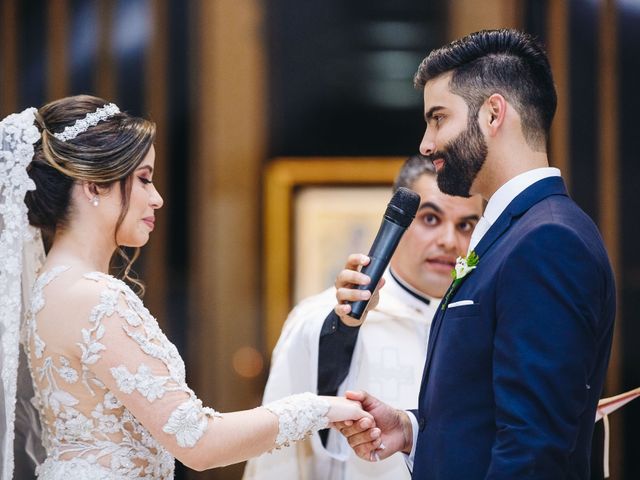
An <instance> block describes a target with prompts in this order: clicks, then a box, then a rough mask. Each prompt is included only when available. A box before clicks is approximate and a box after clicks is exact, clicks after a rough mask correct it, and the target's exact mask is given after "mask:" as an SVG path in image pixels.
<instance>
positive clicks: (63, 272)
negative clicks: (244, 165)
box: [0, 96, 370, 480]
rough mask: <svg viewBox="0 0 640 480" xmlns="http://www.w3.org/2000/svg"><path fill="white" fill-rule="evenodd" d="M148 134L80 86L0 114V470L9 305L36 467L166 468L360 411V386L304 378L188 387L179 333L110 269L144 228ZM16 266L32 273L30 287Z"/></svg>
mask: <svg viewBox="0 0 640 480" xmlns="http://www.w3.org/2000/svg"><path fill="white" fill-rule="evenodd" d="M154 136H155V125H154V124H153V123H151V122H149V121H147V120H143V119H140V118H135V117H132V116H130V115H128V114H126V113H123V112H120V111H119V109H118V107H117V106H116V105H114V104H112V103H107V102H105V101H104V100H102V99H99V98H95V97H91V96H76V97H69V98H64V99H61V100H58V101H54V102H52V103H49V104H47V105H45V106H44V107H42V108H40V109H39V110H36V109H34V108H31V109H27V110H25V111H24V112H22V113H19V114H14V115H11V116H9V117H7V118H6V119H4V120H3V121H2V123H0V138H1V139H2V145H1V148H2V151H0V172H2V176H1V180H0V181H1V182H2V184H1V185H0V220H1V226H2V234H1V236H0V267H1V273H0V292H3V293H2V295H3V296H4V298H2V299H1V302H2V305H0V307H1V309H2V313H0V321H1V323H0V334H2V343H1V344H0V347H1V348H0V351H1V353H2V355H3V362H2V380H3V383H2V385H1V387H2V388H3V392H4V409H3V410H2V411H0V421H2V419H3V418H4V423H5V425H3V427H7V428H0V432H3V433H0V437H1V438H0V440H2V445H1V448H2V465H1V471H2V479H9V478H11V475H12V469H13V460H12V458H13V457H12V454H13V452H12V447H13V430H14V428H13V424H14V416H15V413H14V405H15V397H16V377H17V371H18V360H17V359H18V355H19V352H18V347H17V340H18V326H19V324H20V318H21V317H23V318H24V320H23V325H22V343H23V345H24V349H25V353H26V358H27V360H28V366H29V371H30V373H31V379H32V385H33V391H34V393H35V398H34V400H33V404H34V405H35V406H36V408H37V410H38V415H39V419H40V423H41V426H42V442H43V444H44V447H45V449H46V454H47V456H46V460H45V461H44V462H43V463H42V464H41V465H39V466H38V467H37V469H36V473H37V475H38V477H39V478H41V479H47V480H48V479H65V480H68V479H71V478H83V479H132V478H135V479H139V478H146V479H168V478H173V468H174V467H173V465H174V457H175V458H178V459H179V460H180V461H181V462H182V463H184V464H185V465H187V466H189V467H191V468H193V469H196V470H203V469H208V468H213V467H216V466H221V465H227V464H230V463H235V462H240V461H243V460H246V459H248V458H250V457H253V456H256V455H258V454H261V453H263V452H265V451H269V450H272V449H274V448H280V447H283V446H287V445H289V443H290V442H293V441H296V440H300V439H302V438H304V437H305V436H306V435H308V434H310V433H311V432H313V431H315V430H318V429H320V428H325V427H326V426H327V425H328V424H330V423H332V422H338V421H343V420H357V419H360V418H362V417H369V418H370V415H369V414H367V413H366V412H364V411H363V410H362V409H361V408H360V405H359V404H358V403H356V402H351V401H349V400H346V399H341V398H333V397H318V396H315V395H313V394H311V393H304V394H299V395H294V396H291V397H287V398H284V399H282V400H279V401H276V402H273V403H270V404H267V405H265V406H264V407H259V408H255V409H253V410H247V411H241V412H231V413H224V414H222V413H219V412H216V411H215V410H213V409H212V408H209V407H205V406H203V405H202V403H201V402H200V400H198V398H197V397H196V395H195V393H194V392H193V391H192V390H191V389H190V388H189V387H188V385H187V384H186V382H185V369H184V363H183V361H182V359H181V358H180V355H179V353H178V351H177V350H176V348H175V347H174V346H173V345H172V344H171V343H170V342H169V341H168V340H167V338H166V337H165V335H164V334H163V333H162V331H161V330H160V328H159V327H158V324H157V322H156V320H155V319H154V318H153V317H152V316H151V314H150V313H149V311H148V310H147V309H146V308H145V306H144V304H143V303H142V301H141V300H140V298H139V297H138V296H137V295H136V294H135V293H134V292H133V291H132V290H131V288H130V287H129V286H128V285H127V284H126V283H124V282H123V281H122V280H120V279H117V278H114V277H113V276H111V275H109V274H108V272H109V265H110V262H111V259H112V257H113V256H114V253H115V252H116V251H118V252H119V253H120V254H122V255H123V252H122V251H121V250H120V249H119V247H120V246H129V247H140V246H142V245H144V244H146V243H147V241H148V239H149V235H150V234H151V232H152V231H153V228H154V223H155V216H154V212H155V210H157V209H159V208H161V207H162V203H163V201H162V197H161V196H160V194H159V193H158V191H157V190H156V188H155V186H154V184H153V174H154V157H155V152H154V147H153V140H154ZM25 204H26V205H25ZM27 217H28V223H29V224H30V225H31V226H32V227H37V229H40V230H41V231H42V232H43V233H44V234H45V236H46V237H47V238H48V239H49V240H50V242H51V244H50V249H49V252H48V254H47V256H46V259H44V257H42V260H44V264H43V265H41V266H40V265H39V262H38V258H39V257H38V255H37V254H36V255H34V250H33V246H38V244H39V240H40V239H39V236H38V235H39V231H37V230H34V229H33V228H32V227H29V225H28V224H27ZM131 263H132V261H128V264H127V267H126V268H125V270H124V279H125V280H131V279H130V278H129V276H128V273H129V271H130V267H131ZM36 270H38V274H37V276H36V275H35V272H36ZM30 274H31V276H30ZM21 279H22V282H23V283H30V284H31V285H29V286H30V287H31V290H30V294H27V295H23V296H22V298H23V299H24V298H28V300H27V301H26V302H25V300H22V301H21V292H20V281H21ZM131 282H132V283H134V284H137V282H136V281H133V280H131ZM137 287H139V288H141V287H142V286H141V285H139V284H137ZM27 293H28V292H27ZM23 303H25V305H24V307H25V308H24V312H23ZM221 388H223V387H222V386H221ZM0 393H2V392H0ZM0 406H2V404H1V403H0Z"/></svg>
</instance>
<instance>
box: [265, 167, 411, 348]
mask: <svg viewBox="0 0 640 480" xmlns="http://www.w3.org/2000/svg"><path fill="white" fill-rule="evenodd" d="M404 160H405V157H340V158H335V157H329V158H318V157H314V158H306V157H304V158H291V157H287V158H277V159H274V160H272V161H271V162H269V164H268V166H267V169H266V175H265V180H264V182H265V184H264V195H265V197H264V217H263V218H264V230H263V231H264V255H263V260H264V297H263V300H264V301H263V305H264V309H265V320H266V329H265V336H266V349H267V352H268V353H269V354H270V353H271V351H272V350H273V347H274V346H275V344H276V342H277V340H278V337H279V336H280V331H281V328H282V325H283V323H284V321H285V319H286V317H287V314H288V313H289V311H290V310H291V308H292V307H293V306H294V305H295V304H296V303H297V302H298V301H300V300H302V299H303V298H305V297H307V296H309V295H313V294H316V293H320V292H321V291H323V290H324V289H326V288H328V287H330V286H331V285H333V283H334V281H335V277H336V275H337V273H338V272H339V271H340V270H341V269H342V268H343V267H344V263H345V260H346V258H347V255H348V254H350V253H354V252H363V253H367V252H368V251H369V248H370V246H371V243H372V242H373V239H374V238H375V235H376V233H377V231H378V228H379V226H380V222H381V220H382V215H383V214H384V210H385V208H386V205H387V203H388V202H389V200H390V199H391V195H392V193H391V185H392V183H393V179H394V178H395V176H396V174H397V172H398V171H399V169H400V166H401V165H402V162H403V161H404ZM327 313H328V312H327Z"/></svg>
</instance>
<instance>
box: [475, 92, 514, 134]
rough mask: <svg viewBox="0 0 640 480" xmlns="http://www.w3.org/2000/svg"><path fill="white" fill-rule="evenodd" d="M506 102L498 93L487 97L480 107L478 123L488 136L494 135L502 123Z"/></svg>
mask: <svg viewBox="0 0 640 480" xmlns="http://www.w3.org/2000/svg"><path fill="white" fill-rule="evenodd" d="M507 108H508V103H507V100H506V99H505V98H504V97H503V96H502V95H500V94H499V93H494V94H493V95H491V96H490V97H489V98H487V99H486V100H485V102H484V104H483V105H482V108H481V109H480V118H479V119H478V120H479V121H480V125H481V126H482V127H484V128H483V129H484V130H485V131H486V132H487V134H488V135H489V136H492V137H493V136H495V135H496V134H497V133H498V131H499V130H500V127H502V125H503V124H504V121H505V117H506V113H507Z"/></svg>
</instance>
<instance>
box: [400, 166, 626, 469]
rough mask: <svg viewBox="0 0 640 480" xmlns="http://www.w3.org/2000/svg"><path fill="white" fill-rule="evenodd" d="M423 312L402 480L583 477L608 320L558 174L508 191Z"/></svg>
mask: <svg viewBox="0 0 640 480" xmlns="http://www.w3.org/2000/svg"><path fill="white" fill-rule="evenodd" d="M475 251H476V253H477V254H478V255H479V257H480V261H479V264H478V266H477V268H476V269H475V270H474V271H472V273H470V274H469V275H468V276H467V277H465V279H464V280H463V282H462V283H461V284H460V286H459V287H458V289H457V290H456V291H455V292H454V293H453V294H452V296H451V299H450V302H458V301H461V300H472V301H473V304H471V305H463V306H458V307H454V308H446V309H444V310H442V309H439V310H438V313H437V314H436V317H435V318H434V321H433V324H432V327H431V335H430V338H429V349H428V353H427V360H426V364H425V369H424V377H423V381H422V386H421V391H420V398H419V410H418V411H417V415H418V421H419V425H420V430H419V433H418V442H417V445H416V458H415V463H414V469H413V478H416V479H420V480H423V479H424V480H431V479H434V480H435V479H438V480H445V479H450V480H475V479H509V480H513V479H523V478H532V479H533V478H535V479H548V480H560V479H587V478H589V455H590V445H591V436H592V432H593V427H594V420H595V409H596V404H597V402H598V399H599V398H600V394H601V391H602V386H603V382H604V377H605V372H606V368H607V363H608V359H609V353H610V349H611V341H612V334H613V321H614V316H615V287H614V279H613V274H612V271H611V267H610V264H609V260H608V257H607V253H606V251H605V248H604V246H603V242H602V239H601V237H600V234H599V233H598V230H597V228H596V226H595V225H594V224H593V222H592V221H591V220H590V219H589V217H588V216H587V215H586V214H585V213H584V212H583V211H582V210H580V208H578V206H576V204H575V203H574V202H573V201H572V200H571V199H570V198H569V197H568V196H567V193H566V189H565V186H564V183H563V181H562V179H561V178H559V177H551V178H546V179H543V180H540V181H538V182H536V183H534V184H533V185H531V186H530V187H528V188H527V189H526V190H524V191H523V192H522V193H520V194H519V195H518V196H517V197H516V198H515V199H514V200H513V201H512V202H511V203H510V204H509V206H508V207H507V208H506V210H505V211H504V212H503V213H502V215H501V216H500V217H499V218H498V219H497V220H496V222H495V223H494V224H493V225H492V226H491V228H490V229H489V231H488V232H487V233H486V234H485V236H484V237H483V238H482V240H481V241H480V243H479V244H478V246H477V248H476V249H475Z"/></svg>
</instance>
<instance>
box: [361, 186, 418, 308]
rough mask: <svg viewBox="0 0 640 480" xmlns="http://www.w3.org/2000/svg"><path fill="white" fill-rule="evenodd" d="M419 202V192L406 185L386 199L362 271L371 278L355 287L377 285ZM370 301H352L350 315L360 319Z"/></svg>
mask: <svg viewBox="0 0 640 480" xmlns="http://www.w3.org/2000/svg"><path fill="white" fill-rule="evenodd" d="M419 205H420V195H418V194H417V193H416V192H414V191H412V190H409V189H408V188H405V187H400V188H398V190H396V193H395V194H394V195H393V197H392V198H391V201H389V204H388V205H387V210H386V211H385V212H384V217H382V223H381V224H380V229H379V230H378V234H377V235H376V238H375V240H374V241H373V245H371V250H369V258H370V261H369V264H368V265H367V266H365V267H363V268H362V270H361V272H362V273H364V274H366V275H368V276H369V277H370V278H371V282H370V283H369V284H368V285H358V287H357V288H358V290H369V291H370V292H371V293H372V294H373V290H374V289H375V288H376V285H378V282H379V281H380V278H381V277H382V274H383V273H384V271H385V270H386V269H387V265H389V262H390V261H391V257H392V256H393V252H395V250H396V247H397V246H398V243H399V242H400V239H401V238H402V235H403V234H404V232H405V230H406V229H407V227H408V226H409V225H411V222H412V221H413V218H414V217H415V216H416V212H417V211H418V206H419ZM368 303H369V300H359V301H357V302H351V313H350V314H349V316H350V317H352V318H355V319H356V320H360V317H362V314H363V313H364V311H365V309H366V308H367V304H368Z"/></svg>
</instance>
